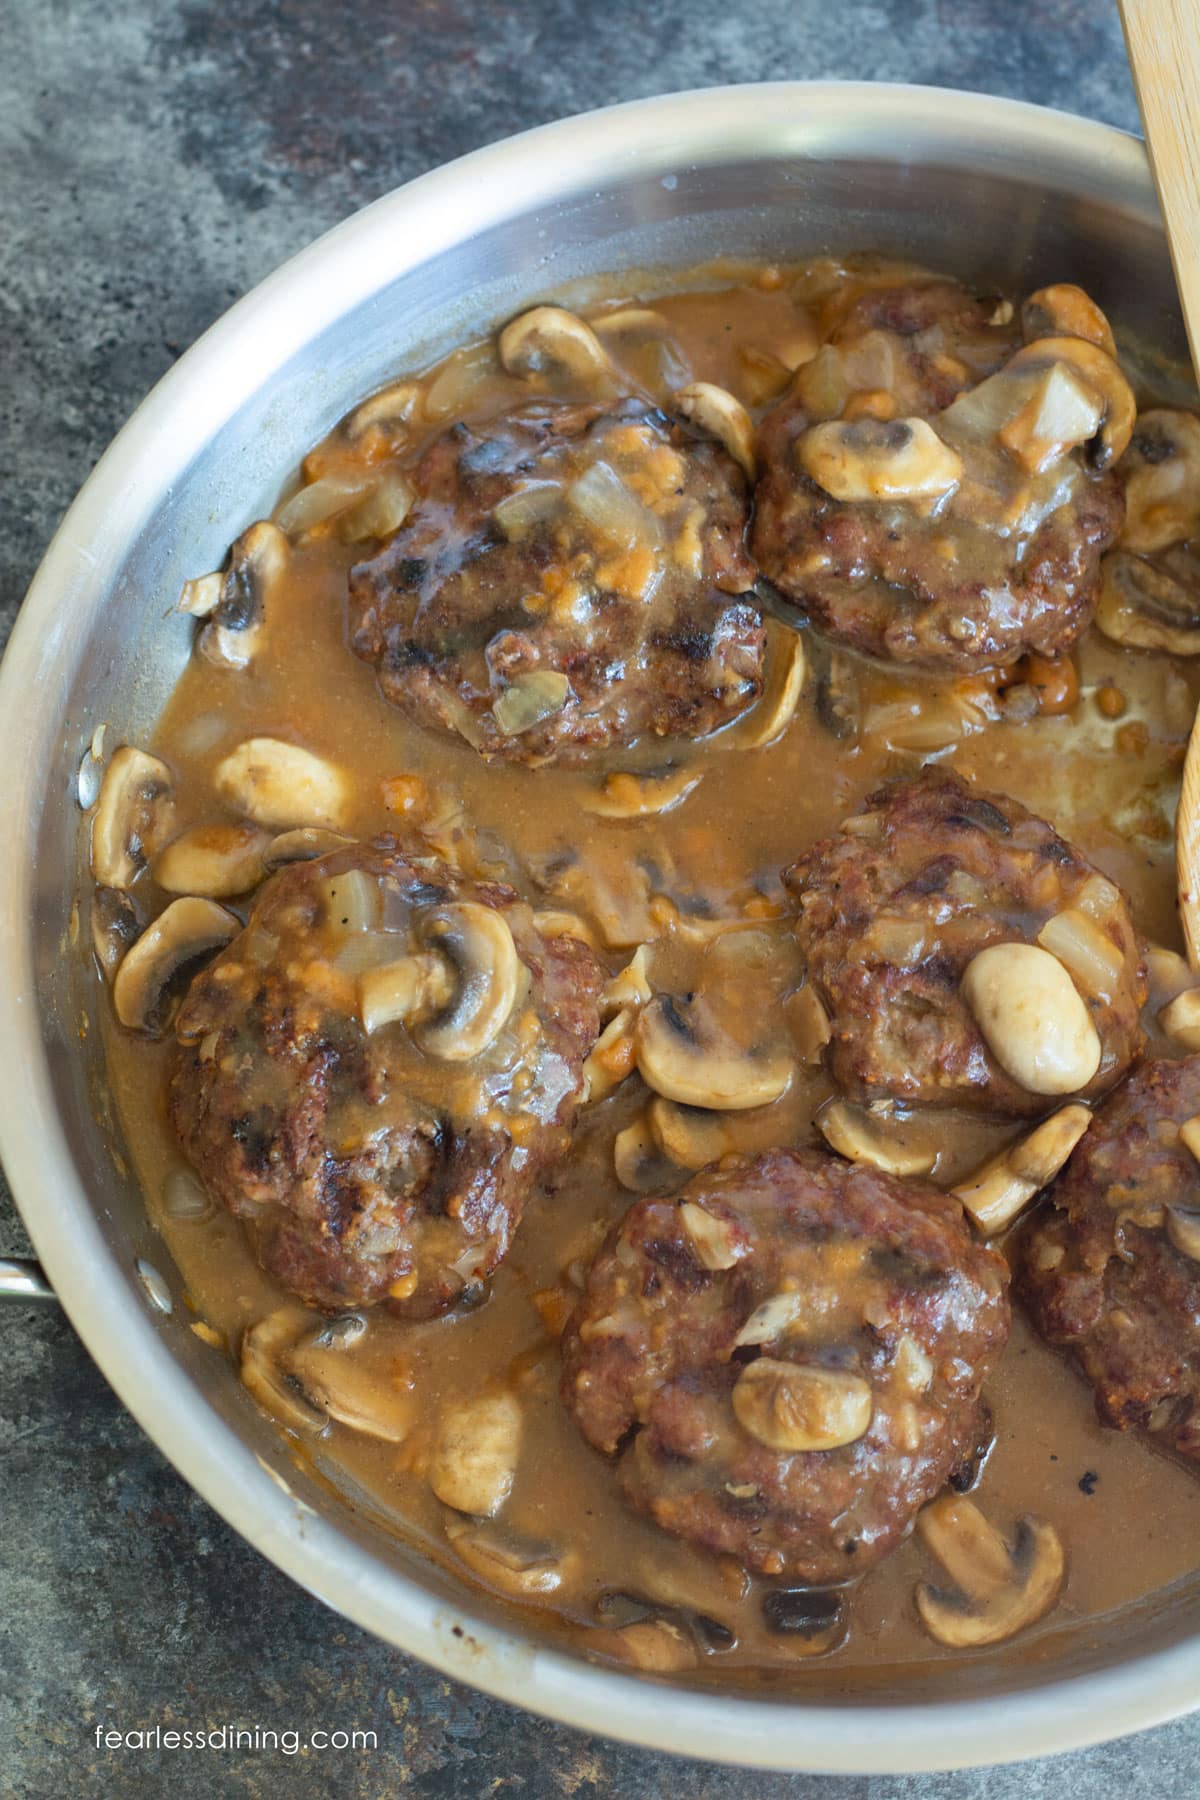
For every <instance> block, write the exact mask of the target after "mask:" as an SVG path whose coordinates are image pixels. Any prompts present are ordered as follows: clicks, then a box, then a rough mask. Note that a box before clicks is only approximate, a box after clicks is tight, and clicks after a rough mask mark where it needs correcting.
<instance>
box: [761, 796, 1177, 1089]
mask: <svg viewBox="0 0 1200 1800" xmlns="http://www.w3.org/2000/svg"><path fill="white" fill-rule="evenodd" d="M784 881H785V883H786V884H787V886H788V887H789V888H790V889H791V891H792V893H793V894H794V895H795V897H796V899H797V901H798V902H799V914H798V918H797V922H796V931H797V935H798V937H799V940H800V945H801V948H802V949H803V951H804V954H805V956H806V958H807V961H808V973H809V980H810V981H811V982H812V984H813V986H814V987H815V988H816V990H817V993H818V994H819V996H820V999H821V1001H822V1002H823V1004H824V1006H825V1008H826V1010H827V1012H828V1013H829V1016H830V1024H831V1031H832V1036H831V1042H830V1047H829V1057H830V1066H831V1069H832V1072H833V1074H834V1076H835V1078H836V1080H837V1081H838V1082H839V1084H840V1085H841V1086H842V1087H843V1088H844V1089H845V1090H846V1092H847V1093H849V1094H851V1095H852V1096H853V1097H854V1098H856V1099H860V1100H865V1101H870V1100H879V1099H885V1098H891V1099H896V1100H903V1101H909V1102H913V1103H920V1104H922V1105H926V1106H960V1107H970V1108H974V1109H976V1110H978V1111H981V1112H986V1113H994V1114H997V1115H1011V1116H1013V1117H1019V1116H1023V1115H1029V1116H1032V1115H1035V1114H1038V1113H1042V1112H1045V1111H1046V1110H1047V1109H1048V1108H1049V1106H1050V1105H1051V1104H1052V1097H1053V1095H1055V1094H1058V1093H1061V1092H1063V1091H1066V1090H1064V1089H1062V1088H1061V1087H1060V1088H1056V1089H1050V1088H1047V1087H1045V1086H1042V1087H1039V1089H1038V1091H1036V1092H1034V1091H1030V1089H1029V1088H1028V1087H1027V1086H1026V1085H1023V1083H1022V1082H1021V1081H1019V1080H1017V1079H1016V1078H1014V1075H1013V1074H1012V1073H1011V1072H1010V1069H1009V1068H1007V1067H1005V1066H1003V1065H1002V1064H1001V1062H1000V1061H999V1060H998V1059H997V1056H996V1055H995V1054H994V1053H993V1049H992V1048H990V1047H989V1043H988V1041H987V1040H986V1039H985V1037H984V1034H983V1032H982V1031H981V1030H980V1027H979V1024H978V1023H977V1022H976V1018H975V1016H974V1015H973V1014H972V1012H971V1010H970V1009H969V1008H968V1005H967V1002H966V1000H965V999H964V997H963V992H962V982H963V976H964V974H965V972H966V970H967V968H968V966H969V965H970V964H971V963H972V962H973V959H974V958H975V957H976V956H977V955H978V954H979V952H980V951H983V950H985V949H987V948H988V947H989V946H991V945H996V944H1033V943H1034V941H1035V940H1036V939H1038V937H1039V934H1042V936H1043V948H1044V947H1045V945H1046V944H1047V943H1048V944H1049V945H1050V946H1051V947H1052V950H1053V956H1054V960H1055V961H1057V962H1061V963H1062V964H1065V965H1066V971H1067V974H1068V975H1069V977H1070V982H1071V984H1072V985H1073V986H1074V989H1075V990H1076V992H1077V993H1078V995H1079V996H1080V998H1081V999H1082V1001H1083V1003H1084V1006H1085V1007H1086V1018H1084V1020H1083V1023H1084V1026H1085V1028H1086V1026H1087V1020H1088V1019H1090V1021H1091V1026H1092V1027H1093V1028H1094V1031H1095V1033H1096V1035H1097V1036H1098V1038H1099V1060H1098V1064H1097V1066H1096V1070H1095V1074H1094V1075H1093V1076H1092V1078H1091V1079H1090V1080H1088V1081H1086V1082H1083V1083H1081V1084H1080V1085H1079V1086H1078V1087H1077V1088H1076V1089H1074V1090H1073V1091H1075V1092H1077V1093H1079V1094H1081V1095H1082V1096H1083V1097H1084V1098H1088V1099H1090V1098H1092V1097H1093V1096H1094V1095H1097V1094H1101V1093H1103V1092H1105V1091H1106V1090H1107V1089H1108V1088H1110V1087H1111V1086H1112V1085H1113V1083H1114V1082H1116V1081H1117V1080H1118V1079H1119V1078H1120V1077H1121V1075H1123V1074H1124V1073H1125V1071H1126V1070H1127V1069H1128V1067H1129V1065H1130V1063H1131V1062H1132V1061H1133V1059H1134V1058H1135V1057H1136V1056H1137V1055H1138V1054H1139V1052H1140V1050H1141V1048H1142V1044H1143V1034H1142V1030H1141V1026H1140V1023H1139V1017H1138V1015H1139V1013H1140V1010H1141V1007H1142V1003H1143V1002H1144V1000H1145V997H1146V978H1145V969H1144V967H1143V964H1142V956H1141V947H1140V942H1139V939H1138V936H1137V933H1136V931H1135V929H1134V926H1133V922H1132V920H1131V919H1130V916H1129V908H1128V906H1127V904H1126V901H1125V899H1124V897H1123V895H1122V894H1121V892H1120V890H1119V889H1118V888H1117V887H1116V886H1115V885H1114V883H1112V882H1111V881H1109V880H1108V879H1107V877H1105V876H1103V875H1100V874H1098V873H1097V871H1096V870H1095V869H1093V868H1092V866H1091V865H1090V863H1088V862H1087V861H1086V860H1085V858H1084V857H1083V856H1081V855H1080V853H1079V851H1077V850H1075V849H1073V848H1072V846H1071V845H1070V844H1067V843H1065V842H1064V841H1063V839H1062V838H1060V837H1059V836H1058V834H1057V833H1056V832H1055V830H1054V828H1053V827H1052V826H1051V825H1048V824H1046V822H1045V820H1044V819H1039V818H1037V817H1035V815H1034V814H1032V813H1030V812H1027V811H1026V810H1025V808H1024V807H1023V806H1020V805H1018V803H1017V802H1016V801H1015V800H1011V799H1009V798H1008V796H1007V795H1005V794H983V793H978V792H976V791H974V790H973V789H971V788H969V787H968V786H967V785H966V783H965V782H963V781H960V780H959V778H958V777H957V776H956V775H952V774H950V773H948V772H947V771H944V770H941V769H925V770H924V771H922V773H921V774H920V775H919V776H917V777H916V779H914V780H911V781H899V782H896V783H895V784H894V785H893V786H891V787H885V788H881V789H880V790H879V792H878V793H876V794H873V795H872V796H871V797H870V799H869V800H868V802H867V807H866V810H865V811H864V812H863V813H861V814H860V815H858V816H857V817H856V818H853V819H848V820H847V821H846V822H845V824H844V825H843V827H842V829H841V831H840V832H838V834H837V835H836V836H835V837H831V838H827V839H826V840H825V841H824V842H822V843H818V844H814V845H813V846H812V848H811V849H810V850H808V851H806V852H805V854H804V855H803V856H802V857H800V858H799V859H798V861H796V862H795V863H793V864H792V866H791V868H790V869H788V870H786V871H785V874H784ZM1050 920H1054V921H1055V923H1054V924H1053V925H1049V926H1048V921H1050ZM1068 959H1069V960H1068ZM1034 961H1035V963H1036V962H1037V961H1038V959H1037V958H1035V959H1034ZM1051 967H1052V965H1051ZM1052 972H1053V973H1058V971H1056V970H1053V968H1052ZM1059 978H1060V980H1061V979H1062V977H1061V975H1060V977H1059ZM1067 999H1068V1000H1069V1001H1070V1000H1072V996H1071V993H1070V989H1069V988H1068V989H1067ZM1072 1004H1074V1002H1073V1001H1072ZM1051 1022H1052V1021H1051ZM1009 1061H1010V1065H1011V1059H1009Z"/></svg>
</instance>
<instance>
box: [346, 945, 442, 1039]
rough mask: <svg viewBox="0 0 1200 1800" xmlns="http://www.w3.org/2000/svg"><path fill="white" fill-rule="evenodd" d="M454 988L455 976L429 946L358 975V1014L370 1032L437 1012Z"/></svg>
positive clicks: (425, 1017)
mask: <svg viewBox="0 0 1200 1800" xmlns="http://www.w3.org/2000/svg"><path fill="white" fill-rule="evenodd" d="M453 991H454V976H453V973H452V972H451V969H450V966H449V965H448V963H447V961H446V958H445V957H444V956H439V955H438V953H437V952H436V951H433V950H430V951H426V952H424V953H418V954H417V955H414V956H402V957H399V958H398V959H397V960H396V961H394V962H385V963H381V964H379V965H377V966H376V967H375V968H369V969H364V970H363V971H362V973H361V974H360V975H359V977H358V1016H359V1018H360V1019H361V1020H362V1025H363V1030H364V1031H365V1032H367V1033H368V1035H370V1034H371V1033H373V1032H376V1031H382V1029H383V1028H384V1026H385V1025H392V1024H395V1023H396V1022H397V1021H402V1022H403V1023H404V1024H406V1025H409V1024H411V1023H412V1022H413V1021H414V1020H417V1019H428V1018H431V1017H432V1016H433V1014H434V1013H440V1012H441V1011H442V1010H443V1009H444V1008H445V1006H446V1004H447V1002H448V1001H449V999H450V996H451V994H452V993H453Z"/></svg>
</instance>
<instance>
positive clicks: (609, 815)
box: [580, 763, 704, 819]
mask: <svg viewBox="0 0 1200 1800" xmlns="http://www.w3.org/2000/svg"><path fill="white" fill-rule="evenodd" d="M703 779H704V771H703V769H697V768H693V767H690V766H689V765H688V764H686V763H685V764H684V765H683V767H682V768H678V769H663V770H661V771H660V770H653V769H652V770H648V771H646V772H645V773H642V774H634V773H632V772H631V771H626V770H614V771H613V772H612V773H611V774H609V775H606V776H605V778H604V780H603V782H602V783H601V785H600V787H599V788H588V789H586V790H585V791H584V793H583V795H582V797H581V799H580V805H581V806H582V807H583V809H584V811H585V812H590V813H595V814H596V815H597V816H598V817H599V818H601V819H644V818H647V817H648V816H649V815H650V814H652V813H665V812H670V811H671V810H672V809H673V808H674V807H676V806H678V805H680V803H681V802H682V801H684V800H686V799H687V797H688V795H689V794H690V793H691V792H692V791H693V789H694V788H697V787H699V785H700V783H701V781H702V780H703Z"/></svg>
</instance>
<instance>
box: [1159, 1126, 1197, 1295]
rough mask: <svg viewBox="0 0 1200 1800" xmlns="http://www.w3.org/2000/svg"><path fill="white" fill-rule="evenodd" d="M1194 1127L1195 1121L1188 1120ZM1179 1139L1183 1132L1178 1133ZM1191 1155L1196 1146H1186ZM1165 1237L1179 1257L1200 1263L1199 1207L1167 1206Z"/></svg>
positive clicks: (1194, 1152) (1193, 1153)
mask: <svg viewBox="0 0 1200 1800" xmlns="http://www.w3.org/2000/svg"><path fill="white" fill-rule="evenodd" d="M1188 1123H1189V1124H1192V1125H1194V1124H1195V1123H1196V1121H1195V1120H1194V1119H1193V1120H1189V1121H1188ZM1179 1135H1180V1137H1182V1136H1183V1132H1182V1131H1181V1132H1180V1134H1179ZM1188 1149H1189V1150H1190V1151H1191V1152H1192V1155H1193V1156H1195V1155H1196V1154H1197V1150H1196V1146H1195V1145H1193V1144H1189V1145H1188ZM1166 1227H1167V1237H1168V1238H1169V1239H1170V1241H1171V1243H1172V1244H1174V1246H1175V1248H1176V1250H1178V1251H1179V1253H1180V1255H1182V1256H1186V1257H1188V1258H1189V1259H1190V1260H1191V1261H1192V1262H1200V1207H1195V1206H1168V1207H1167V1209H1166Z"/></svg>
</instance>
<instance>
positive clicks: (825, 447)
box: [796, 418, 963, 501]
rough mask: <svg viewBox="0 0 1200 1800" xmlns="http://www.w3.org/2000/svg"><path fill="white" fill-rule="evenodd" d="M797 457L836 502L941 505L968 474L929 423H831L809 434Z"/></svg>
mask: <svg viewBox="0 0 1200 1800" xmlns="http://www.w3.org/2000/svg"><path fill="white" fill-rule="evenodd" d="M796 454H797V457H798V458H799V461H800V464H801V466H802V468H803V469H804V470H805V472H806V473H807V474H808V475H810V476H811V477H812V479H813V480H814V481H815V482H816V483H817V485H818V487H822V488H824V490H825V492H826V493H827V494H830V495H832V497H833V498H834V499H835V500H850V501H854V500H936V499H938V498H940V497H941V496H942V495H944V494H948V493H950V492H951V490H952V489H953V488H955V487H957V486H958V483H959V482H960V481H961V479H962V472H963V465H962V458H961V457H960V456H959V454H958V452H957V451H956V450H952V449H951V447H950V445H949V444H946V443H943V441H942V439H941V438H940V437H939V436H938V434H937V432H936V431H935V430H934V429H933V426H932V425H931V424H930V423H929V422H928V420H927V419H886V420H880V419H872V418H861V419H851V420H849V421H847V420H845V419H830V420H828V421H826V423H825V424H823V425H813V426H812V427H810V429H809V430H808V431H806V432H805V433H804V435H803V436H802V437H801V438H800V439H799V440H798V442H797V444H796Z"/></svg>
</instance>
